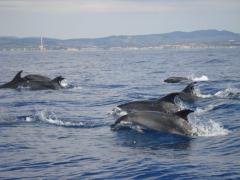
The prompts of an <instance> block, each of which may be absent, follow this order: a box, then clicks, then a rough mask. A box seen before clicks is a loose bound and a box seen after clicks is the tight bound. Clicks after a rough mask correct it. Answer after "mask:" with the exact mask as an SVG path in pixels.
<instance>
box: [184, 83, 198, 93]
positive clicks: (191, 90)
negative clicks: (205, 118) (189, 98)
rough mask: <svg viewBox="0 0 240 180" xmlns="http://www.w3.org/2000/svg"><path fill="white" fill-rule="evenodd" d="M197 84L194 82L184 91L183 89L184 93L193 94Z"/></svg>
mask: <svg viewBox="0 0 240 180" xmlns="http://www.w3.org/2000/svg"><path fill="white" fill-rule="evenodd" d="M196 83H197V82H192V83H190V84H189V85H187V87H185V88H184V89H183V91H182V92H185V93H193V91H194V84H196Z"/></svg>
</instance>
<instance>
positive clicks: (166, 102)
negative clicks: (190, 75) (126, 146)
mask: <svg viewBox="0 0 240 180" xmlns="http://www.w3.org/2000/svg"><path fill="white" fill-rule="evenodd" d="M194 84H195V82H192V83H190V84H189V85H187V87H185V88H184V89H183V91H181V92H175V93H171V94H168V95H166V96H164V97H162V98H160V99H157V100H145V101H133V102H129V103H125V104H121V105H119V106H117V107H118V108H120V109H121V110H123V111H126V112H127V113H129V112H134V111H160V112H166V113H173V112H177V111H179V110H180V107H179V106H178V105H177V104H175V101H174V99H175V97H176V96H178V97H179V98H180V99H182V100H183V101H188V102H193V101H195V100H196V99H197V98H198V97H197V95H196V94H195V91H194Z"/></svg>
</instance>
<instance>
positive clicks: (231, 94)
mask: <svg viewBox="0 0 240 180" xmlns="http://www.w3.org/2000/svg"><path fill="white" fill-rule="evenodd" d="M214 96H217V97H221V98H226V97H228V98H239V97H240V89H238V88H227V89H224V90H221V91H218V92H216V93H215V94H214Z"/></svg>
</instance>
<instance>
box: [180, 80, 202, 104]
mask: <svg viewBox="0 0 240 180" xmlns="http://www.w3.org/2000/svg"><path fill="white" fill-rule="evenodd" d="M195 84H196V82H192V83H190V84H189V85H187V87H185V88H184V89H183V90H182V91H181V92H180V93H179V95H178V96H179V97H180V98H181V99H182V100H183V101H189V102H193V101H195V100H197V99H198V98H199V97H198V96H197V94H196V92H195V86H194V85H195Z"/></svg>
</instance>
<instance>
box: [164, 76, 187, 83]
mask: <svg viewBox="0 0 240 180" xmlns="http://www.w3.org/2000/svg"><path fill="white" fill-rule="evenodd" d="M187 80H189V79H188V78H186V77H177V76H176V77H174V76H173V77H169V78H167V79H165V80H164V82H166V83H179V82H182V81H187Z"/></svg>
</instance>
